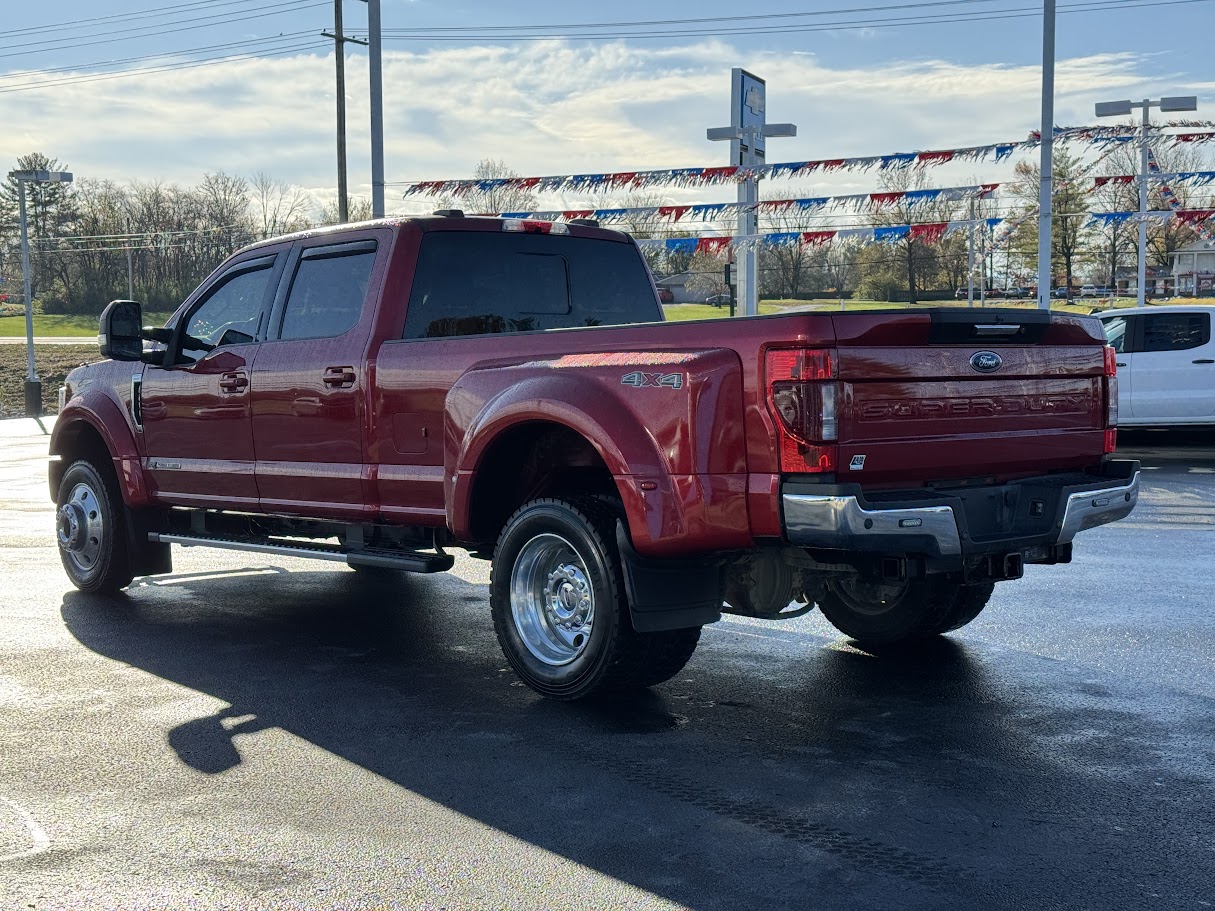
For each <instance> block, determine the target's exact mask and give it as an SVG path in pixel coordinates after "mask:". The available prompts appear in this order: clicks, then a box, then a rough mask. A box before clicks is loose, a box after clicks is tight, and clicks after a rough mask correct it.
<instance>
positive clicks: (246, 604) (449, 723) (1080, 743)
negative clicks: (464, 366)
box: [62, 571, 1212, 909]
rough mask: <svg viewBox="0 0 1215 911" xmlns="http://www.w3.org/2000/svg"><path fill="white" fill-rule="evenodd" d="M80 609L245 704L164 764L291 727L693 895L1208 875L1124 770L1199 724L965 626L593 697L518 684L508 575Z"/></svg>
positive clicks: (776, 644) (918, 892)
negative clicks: (973, 641) (1159, 714)
mask: <svg viewBox="0 0 1215 911" xmlns="http://www.w3.org/2000/svg"><path fill="white" fill-rule="evenodd" d="M62 615H63V619H64V621H65V623H66V625H67V628H68V630H69V631H70V632H71V633H72V635H73V636H75V637H76V638H77V639H78V640H79V641H80V642H81V643H83V644H84V645H85V646H86V647H88V648H89V649H91V650H92V651H94V652H96V653H98V654H100V655H103V656H106V657H108V658H112V659H114V660H116V661H120V662H123V663H126V664H129V665H132V666H134V667H136V668H140V669H142V670H144V671H146V672H148V673H150V674H154V675H156V676H157V677H160V678H163V679H164V680H167V681H171V682H173V683H175V684H178V685H180V686H184V687H188V688H190V689H192V690H195V691H198V692H201V693H205V694H209V695H211V696H213V697H215V698H216V699H219V700H221V701H222V702H224V703H225V704H226V706H227V707H226V708H224V709H222V710H221V711H219V712H217V713H215V714H213V715H208V716H205V717H201V718H193V719H188V720H185V721H182V722H180V723H177V724H175V725H172V726H169V725H166V728H167V729H166V730H165V733H164V737H165V744H166V746H165V755H164V761H165V762H166V763H173V762H177V761H180V762H181V763H184V764H185V765H187V766H189V767H190V768H192V769H194V770H196V771H197V772H198V773H200V774H203V775H219V774H222V773H224V772H225V771H227V770H229V769H232V768H234V767H235V766H237V765H239V764H240V763H241V762H242V758H241V755H240V748H239V744H238V743H237V742H236V741H235V740H234V738H235V737H236V736H237V735H250V734H256V732H258V731H260V730H264V729H267V728H271V727H273V728H281V729H284V730H286V731H289V732H290V733H292V734H293V735H295V736H296V737H299V738H303V739H304V740H306V741H309V742H311V743H313V744H315V745H316V746H318V747H320V748H322V749H324V750H326V751H328V752H329V753H331V754H333V755H334V756H337V757H341V758H343V759H345V760H347V761H349V762H351V763H356V764H357V765H359V766H361V767H363V768H365V769H367V770H369V771H371V772H373V773H375V774H377V775H379V776H382V777H383V778H385V779H387V780H389V781H391V782H394V783H395V784H397V785H399V786H400V787H402V788H405V789H408V790H409V791H412V792H415V793H417V794H420V795H422V796H423V797H426V798H428V799H429V800H432V801H435V802H437V803H439V804H442V805H444V806H446V807H449V808H450V809H452V810H455V811H458V812H459V813H461V814H464V815H465V816H468V817H470V818H472V819H475V820H479V821H480V822H482V823H484V824H485V825H488V826H491V827H493V828H495V829H497V830H500V831H503V832H506V833H509V834H510V835H512V836H514V837H516V838H519V839H522V840H524V841H526V842H528V843H531V844H533V845H536V846H539V847H541V848H543V849H545V850H547V851H550V852H553V853H555V854H557V855H560V856H563V857H565V858H568V859H569V860H572V861H575V862H577V863H579V864H582V865H585V866H586V867H589V868H591V869H594V870H597V871H600V872H602V873H604V874H607V875H609V876H611V877H614V878H616V879H618V880H620V881H623V882H627V883H632V884H634V885H636V886H638V887H640V888H642V889H645V890H648V891H650V892H652V893H654V894H657V895H660V896H664V897H666V898H668V899H670V900H673V901H676V902H679V903H681V904H683V905H686V906H689V907H693V908H705V909H709V908H722V909H735V908H737V907H739V906H740V904H741V905H742V906H746V907H755V906H763V907H770V908H772V907H805V903H806V901H807V896H808V895H811V894H818V895H819V896H820V897H823V898H826V899H830V898H831V897H832V896H835V897H838V898H840V900H843V898H844V896H845V895H846V896H847V900H848V902H850V903H853V904H855V906H858V907H869V908H887V907H890V908H894V907H898V908H902V909H907V908H921V907H922V908H943V907H958V908H964V907H965V908H970V907H973V906H974V904H975V903H977V902H979V901H983V902H986V903H987V904H989V905H991V906H992V907H1018V906H1020V907H1025V906H1029V905H1032V904H1035V903H1036V902H1037V900H1038V899H1040V898H1041V897H1042V896H1043V895H1045V894H1050V895H1052V896H1054V897H1056V898H1057V899H1058V900H1061V901H1062V900H1065V898H1066V897H1067V896H1068V895H1074V896H1076V897H1077V900H1079V897H1080V896H1083V897H1084V900H1085V901H1086V902H1091V903H1095V904H1099V903H1100V902H1101V899H1102V898H1103V897H1104V898H1106V899H1107V900H1108V901H1110V902H1114V901H1115V899H1121V900H1123V903H1124V904H1125V899H1127V897H1128V892H1127V889H1128V888H1130V889H1132V890H1133V889H1134V888H1135V886H1134V885H1133V883H1134V881H1135V880H1134V877H1135V875H1136V867H1138V866H1140V865H1151V866H1152V867H1153V869H1155V870H1158V871H1159V875H1168V873H1169V871H1170V870H1172V868H1174V867H1175V866H1178V865H1181V864H1185V870H1186V871H1187V872H1186V874H1185V877H1183V880H1184V879H1185V878H1192V877H1193V876H1194V875H1196V869H1197V871H1198V872H1197V875H1199V876H1206V875H1207V874H1209V873H1210V872H1211V866H1212V865H1211V863H1210V860H1209V858H1208V859H1206V860H1195V858H1194V857H1193V856H1191V857H1189V858H1188V860H1186V859H1185V857H1186V854H1185V852H1184V851H1182V852H1177V851H1173V852H1170V851H1169V850H1168V848H1167V845H1168V844H1169V839H1170V835H1169V826H1170V825H1172V826H1177V825H1181V826H1182V827H1183V828H1184V826H1185V823H1183V822H1180V821H1179V820H1180V819H1182V818H1185V817H1182V816H1179V812H1180V808H1179V807H1172V808H1171V809H1172V810H1173V811H1172V812H1162V802H1161V798H1162V792H1161V791H1159V790H1156V791H1153V790H1152V789H1151V788H1149V787H1148V786H1147V785H1146V784H1142V785H1136V784H1134V783H1133V781H1132V782H1131V783H1128V780H1129V779H1142V778H1144V777H1145V778H1146V780H1149V781H1150V780H1162V779H1164V780H1167V781H1169V782H1176V781H1178V780H1179V778H1184V777H1185V776H1184V774H1183V773H1181V772H1178V771H1177V770H1174V769H1172V768H1170V767H1169V766H1168V764H1167V762H1166V761H1164V760H1162V759H1161V757H1160V755H1159V752H1158V750H1157V748H1156V741H1157V740H1159V739H1167V736H1168V734H1169V731H1168V729H1167V726H1166V725H1167V724H1168V723H1173V724H1178V723H1186V724H1188V723H1189V722H1188V721H1187V722H1179V721H1177V720H1176V716H1175V718H1174V720H1173V721H1172V722H1165V721H1161V720H1159V719H1157V718H1155V717H1151V713H1150V712H1149V711H1148V710H1147V709H1145V708H1142V707H1139V706H1137V705H1136V704H1135V703H1134V699H1135V697H1134V696H1133V695H1130V694H1128V695H1125V696H1119V694H1117V693H1113V692H1111V691H1108V690H1106V691H1103V692H1090V691H1086V690H1085V686H1090V687H1091V681H1088V682H1086V681H1087V678H1086V677H1085V676H1084V675H1083V674H1081V673H1079V672H1077V673H1076V674H1075V675H1074V676H1073V675H1072V674H1071V673H1070V672H1069V671H1068V670H1067V669H1066V668H1064V667H1062V666H1060V665H1059V664H1058V663H1045V662H1041V661H1040V659H1030V660H1031V661H1036V662H1038V665H1035V666H1032V667H1029V666H1027V665H1026V664H1025V663H1024V662H1023V661H1022V659H1021V657H1020V656H1017V655H1012V654H1007V655H1005V654H1000V653H994V654H993V653H979V652H976V650H975V649H974V648H973V647H972V646H970V645H967V644H965V642H964V641H963V642H959V641H956V640H949V639H946V640H941V641H939V642H936V643H933V644H932V646H931V647H930V648H928V649H927V650H926V651H923V652H920V653H918V654H913V653H911V652H900V653H895V654H888V655H882V656H874V655H869V654H865V653H862V652H859V651H857V650H855V649H853V648H851V647H849V646H847V645H845V644H843V643H841V642H839V641H833V640H830V639H826V638H823V637H820V636H816V635H806V634H799V633H792V632H786V631H783V630H780V628H775V627H774V628H773V629H774V630H775V632H774V635H773V636H772V638H771V639H769V640H766V641H765V639H764V638H762V637H751V638H746V637H741V636H738V635H735V634H734V633H735V632H737V631H738V630H737V629H734V628H733V627H731V625H730V623H729V622H727V623H726V624H722V625H721V629H720V631H718V632H715V633H714V634H712V635H710V634H706V636H705V637H704V640H703V641H702V648H701V651H699V652H698V653H697V655H696V657H694V658H693V661H692V663H691V664H690V665H689V667H688V669H687V670H685V671H684V673H683V674H682V675H680V676H679V677H676V678H675V679H674V680H673V681H671V682H670V683H668V684H666V685H664V686H663V687H661V688H658V689H656V690H653V691H649V692H645V693H641V694H638V695H636V696H630V697H627V698H625V697H620V698H616V699H603V700H598V701H593V702H588V703H580V704H574V705H570V704H561V703H554V702H551V701H548V700H544V699H541V698H539V697H537V696H535V695H534V694H533V693H532V692H531V691H530V690H528V689H526V688H525V687H523V686H522V685H521V684H520V683H519V682H518V681H517V680H516V678H515V677H514V675H513V674H512V673H511V672H510V670H509V668H508V667H507V666H506V663H505V660H504V659H503V658H502V656H501V654H500V652H499V651H498V647H497V643H496V641H495V639H494V635H493V630H492V624H491V623H490V621H489V615H488V604H487V600H486V589H485V586H480V585H473V584H470V583H466V582H464V581H462V580H461V579H459V578H457V577H454V576H438V577H426V578H422V577H400V578H396V577H388V578H384V577H369V576H365V575H363V574H359V573H354V572H346V571H339V572H300V573H290V574H281V575H280V574H277V573H276V574H274V575H273V576H271V575H269V574H267V575H266V577H265V578H263V579H261V580H259V581H258V582H251V580H250V578H249V575H248V573H244V574H239V573H238V574H233V575H231V576H229V575H225V574H223V573H214V574H195V575H193V576H185V575H183V576H171V577H164V578H161V579H157V580H154V581H152V582H151V583H150V584H149V583H142V584H137V585H136V586H134V587H132V588H131V589H130V590H129V593H127V594H123V595H119V596H117V597H112V598H110V597H100V596H90V595H84V594H80V593H70V594H67V595H66V596H65V597H64V600H63V606H62ZM745 629H754V627H745ZM1039 665H1040V666H1039ZM1014 670H1015V671H1016V673H1015V674H1014V673H1012V672H1013V671H1014ZM1090 676H1091V675H1090ZM172 698H175V697H173V696H166V697H165V699H166V701H170V700H171V699H172ZM1183 714H1184V713H1183ZM1207 727H1210V722H1209V721H1208V724H1207ZM1078 731H1082V732H1084V734H1083V736H1078V735H1077V732H1078ZM1185 785H1186V788H1187V790H1186V793H1189V794H1193V793H1194V790H1193V787H1194V785H1193V782H1192V781H1190V780H1188V779H1187V780H1186V781H1185ZM1107 804H1108V806H1107ZM1163 806H1164V807H1165V809H1166V810H1168V809H1170V808H1169V806H1168V801H1167V800H1166V801H1164V804H1163ZM1109 807H1116V808H1117V810H1116V812H1117V814H1118V815H1119V816H1120V817H1133V818H1134V819H1135V823H1134V825H1136V826H1137V827H1138V829H1137V842H1138V843H1139V844H1140V845H1141V846H1143V845H1148V846H1149V847H1148V848H1146V849H1144V853H1143V854H1141V855H1139V856H1137V857H1136V859H1134V860H1130V861H1128V859H1127V858H1126V856H1125V853H1124V841H1123V839H1122V837H1121V836H1116V835H1112V834H1111V833H1110V832H1109V831H1108V830H1107V829H1100V830H1099V831H1094V830H1093V827H1092V825H1091V823H1090V820H1091V819H1092V818H1093V816H1094V814H1096V815H1098V816H1102V817H1104V816H1105V815H1108V813H1110V812H1114V811H1112V810H1110V809H1109ZM1177 835H1178V833H1177V832H1176V831H1174V832H1172V835H1171V837H1172V839H1173V842H1174V844H1176V843H1177V840H1178V839H1177ZM1153 844H1155V845H1157V846H1158V849H1153V848H1152V847H1151V846H1152V845H1153ZM1153 853H1155V856H1152V855H1153ZM1195 863H1197V864H1198V867H1197V868H1195V866H1194V865H1195ZM1203 871H1205V872H1203ZM1179 872H1180V871H1179ZM1208 881H1209V880H1208ZM811 890H814V891H811ZM830 903H831V902H830V901H828V904H830ZM576 904H577V903H576V902H575V905H576Z"/></svg>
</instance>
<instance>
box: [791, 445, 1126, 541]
mask: <svg viewBox="0 0 1215 911" xmlns="http://www.w3.org/2000/svg"><path fill="white" fill-rule="evenodd" d="M1124 464H1126V463H1124ZM1128 472H1129V479H1128V478H1125V477H1124V478H1110V479H1106V480H1104V481H1101V480H1098V479H1094V480H1093V482H1092V483H1091V484H1079V485H1073V486H1069V487H1060V488H1058V497H1059V500H1060V502H1058V503H1056V504H1054V505H1055V509H1054V515H1055V517H1056V518H1055V522H1054V525H1053V527H1051V528H1049V530H1047V531H1046V532H1045V533H1042V532H1041V531H1037V532H1034V533H1029V534H1026V535H1024V536H1023V537H1021V538H1019V537H1018V536H1017V535H1016V533H1015V532H1014V533H1010V534H1009V535H1008V536H1007V537H997V538H987V539H984V540H983V541H982V542H974V541H972V540H971V539H970V538H969V537H968V535H967V533H966V526H965V523H964V522H959V512H961V507H960V506H957V505H950V504H947V503H941V502H938V503H935V504H925V505H922V506H914V505H903V504H900V505H897V506H891V507H887V508H884V507H881V506H875V505H873V504H870V503H868V502H866V501H865V500H864V497H863V495H859V494H854V493H842V492H838V491H833V492H824V493H822V494H815V493H807V492H803V491H797V492H790V491H786V492H784V493H783V494H782V497H781V500H782V506H783V509H784V528H785V536H786V538H787V539H788V541H789V543H790V544H793V545H795V546H798V547H820V548H826V549H831V550H853V551H865V552H869V553H924V554H928V555H929V556H933V557H943V558H956V557H961V556H962V555H964V554H966V553H969V552H972V551H973V552H984V551H991V550H1005V551H1015V550H1018V549H1020V548H1021V547H1032V546H1043V545H1055V546H1057V545H1063V544H1070V543H1071V541H1072V539H1073V538H1074V537H1075V536H1076V534H1077V533H1078V532H1081V531H1085V530H1086V529H1089V528H1095V527H1097V526H1098V525H1104V524H1106V523H1108V522H1116V521H1117V520H1119V519H1122V518H1125V517H1126V516H1127V515H1128V514H1130V512H1131V510H1133V509H1134V508H1135V504H1136V503H1137V502H1138V500H1139V470H1138V464H1137V463H1134V465H1133V467H1130V468H1129V469H1128ZM942 499H948V497H945V498H942ZM1048 515H1049V513H1048Z"/></svg>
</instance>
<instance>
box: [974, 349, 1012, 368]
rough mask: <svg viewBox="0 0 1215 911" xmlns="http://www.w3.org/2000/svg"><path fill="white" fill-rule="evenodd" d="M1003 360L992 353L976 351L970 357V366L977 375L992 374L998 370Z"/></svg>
mask: <svg viewBox="0 0 1215 911" xmlns="http://www.w3.org/2000/svg"><path fill="white" fill-rule="evenodd" d="M1003 363H1004V359H1003V358H1002V357H1000V355H998V354H996V353H995V352H994V351H976V352H975V353H974V354H972V355H971V356H970V366H972V367H974V368H975V370H978V371H979V373H993V372H995V371H996V370H999V369H1000V365H1001V364H1003Z"/></svg>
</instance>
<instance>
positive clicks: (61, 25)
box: [5, 0, 248, 36]
mask: <svg viewBox="0 0 1215 911" xmlns="http://www.w3.org/2000/svg"><path fill="white" fill-rule="evenodd" d="M247 5H248V0H194V2H192V3H178V4H175V5H173V6H159V7H156V8H155V9H147V10H137V11H135V12H130V13H111V14H110V15H108V16H91V17H89V18H88V19H77V20H75V21H74V22H57V23H52V24H49V25H29V26H25V27H24V28H10V29H7V30H6V31H5V34H6V35H10V36H11V35H24V34H28V33H30V32H39V33H43V32H60V31H69V32H70V31H79V30H80V29H82V28H87V27H89V26H90V25H92V24H93V23H95V22H111V21H125V20H129V19H147V18H156V17H158V16H167V15H171V14H173V13H184V12H189V11H191V10H192V9H193V8H195V7H214V8H218V7H221V6H247Z"/></svg>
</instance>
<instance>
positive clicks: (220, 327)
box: [183, 264, 271, 359]
mask: <svg viewBox="0 0 1215 911" xmlns="http://www.w3.org/2000/svg"><path fill="white" fill-rule="evenodd" d="M270 271H271V270H270V266H269V264H267V265H266V266H264V267H262V268H259V269H251V270H249V271H247V272H240V273H238V274H236V275H234V276H233V277H232V278H229V279H227V280H226V281H224V282H223V284H221V285H220V286H219V287H218V288H217V289H216V290H214V291H212V292H211V293H210V295H208V297H207V299H206V300H204V301H203V302H202V304H201V305H200V306H199V307H198V308H197V309H195V311H194V312H193V313H192V314H191V315H190V318H189V320H187V322H186V335H188V336H190V337H191V338H192V339H197V340H199V341H202V342H205V343H207V344H208V345H212V346H215V347H219V346H220V345H232V344H239V343H243V342H251V341H253V340H254V339H255V338H257V332H258V329H259V328H260V323H261V316H262V310H263V305H264V304H265V301H266V285H267V283H268V282H269V281H270ZM183 348H184V351H183V353H184V354H185V355H186V356H187V357H192V358H194V359H197V358H199V357H202V355H203V354H204V353H205V352H204V350H203V349H200V348H191V346H190V342H189V341H186V342H184V343H183Z"/></svg>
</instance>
